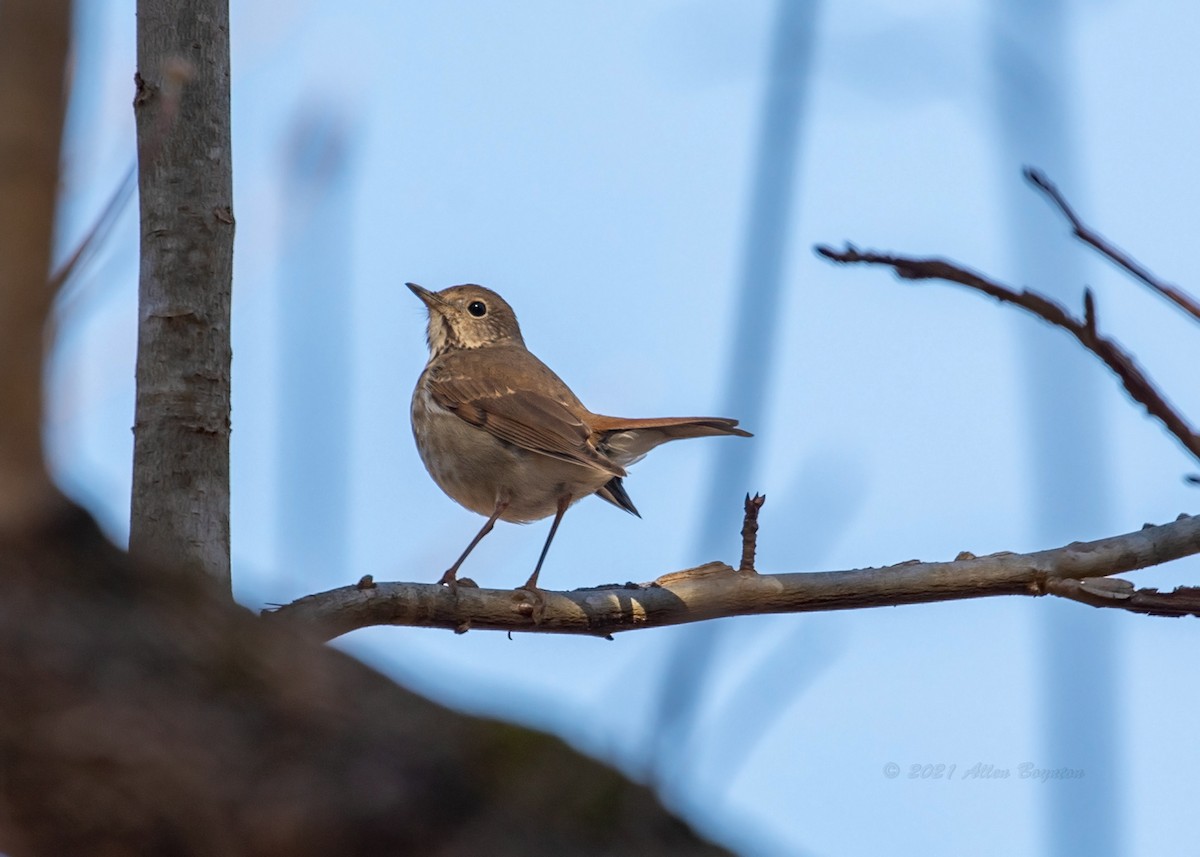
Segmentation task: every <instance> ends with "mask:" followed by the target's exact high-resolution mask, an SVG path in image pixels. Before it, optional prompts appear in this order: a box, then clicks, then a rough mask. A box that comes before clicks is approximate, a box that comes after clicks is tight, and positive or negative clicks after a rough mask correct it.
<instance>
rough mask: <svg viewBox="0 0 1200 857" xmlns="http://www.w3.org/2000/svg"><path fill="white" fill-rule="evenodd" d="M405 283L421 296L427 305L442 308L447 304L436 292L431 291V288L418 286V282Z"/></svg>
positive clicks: (415, 293) (432, 307)
mask: <svg viewBox="0 0 1200 857" xmlns="http://www.w3.org/2000/svg"><path fill="white" fill-rule="evenodd" d="M404 285H406V286H408V288H409V289H410V290H411V291H412V293H413V294H414V295H416V296H417V297H419V298H420V299H421V301H422V302H423V303H424V304H425V306H427V307H429V308H430V309H434V308H438V309H440V308H441V307H442V305H443V304H445V301H443V300H442V299H441V298H439V297H438V296H437V294H436V293H435V292H431V291H429V289H426V288H424V287H422V286H418V285H417V284H416V283H405V284H404Z"/></svg>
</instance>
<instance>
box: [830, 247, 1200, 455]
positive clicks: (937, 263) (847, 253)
mask: <svg viewBox="0 0 1200 857" xmlns="http://www.w3.org/2000/svg"><path fill="white" fill-rule="evenodd" d="M816 251H817V253H818V254H819V255H821V256H824V257H825V258H826V259H829V260H831V261H833V262H841V263H843V264H858V263H862V264H868V265H887V266H889V267H891V268H892V269H893V270H894V271H895V272H896V275H897V276H899V277H901V278H903V279H906V280H945V281H946V282H949V283H958V284H960V285H963V286H967V287H968V288H972V289H975V290H977V291H980V292H983V293H984V294H986V295H989V296H991V297H993V298H995V299H996V300H998V301H1000V302H1001V303H1009V304H1013V305H1014V306H1019V307H1021V308H1022V309H1024V310H1026V311H1027V312H1030V313H1032V314H1033V315H1036V316H1038V317H1039V318H1041V319H1043V320H1045V321H1048V322H1049V323H1050V324H1053V325H1055V326H1056V327H1061V328H1062V329H1063V330H1066V331H1067V332H1068V333H1070V334H1071V335H1072V336H1074V337H1075V338H1076V339H1078V340H1079V342H1080V344H1081V345H1083V347H1084V348H1086V349H1087V350H1088V351H1090V352H1092V353H1093V354H1095V355H1096V356H1097V357H1099V358H1100V359H1101V360H1102V361H1104V364H1105V365H1106V366H1108V368H1109V369H1111V370H1112V371H1113V372H1114V373H1115V374H1116V376H1117V377H1118V378H1120V379H1121V383H1122V384H1123V385H1124V386H1125V389H1126V390H1127V391H1128V392H1129V395H1130V396H1132V397H1133V399H1134V401H1136V402H1138V403H1140V404H1141V405H1142V406H1143V407H1145V409H1146V411H1147V412H1148V413H1149V414H1150V415H1151V416H1152V417H1154V418H1155V419H1157V420H1159V421H1160V422H1161V423H1162V424H1163V425H1164V426H1165V427H1166V429H1167V431H1169V432H1170V433H1171V434H1172V435H1174V436H1175V438H1176V439H1177V440H1178V441H1179V442H1180V443H1181V444H1182V445H1183V447H1184V448H1185V449H1186V450H1187V451H1188V452H1190V453H1191V454H1192V455H1193V456H1194V457H1195V458H1196V459H1197V460H1200V434H1198V433H1197V432H1196V430H1195V429H1193V428H1192V427H1191V426H1190V425H1189V424H1188V422H1187V420H1186V419H1184V417H1183V415H1182V414H1180V413H1179V412H1178V411H1177V410H1176V409H1175V408H1174V407H1173V406H1172V405H1171V404H1170V403H1169V402H1168V401H1167V399H1166V397H1165V396H1164V395H1163V394H1162V393H1160V392H1159V390H1158V388H1157V387H1156V386H1155V385H1154V382H1152V381H1151V380H1150V378H1149V377H1147V375H1146V373H1145V372H1143V371H1142V370H1141V368H1140V367H1139V366H1138V365H1137V364H1136V363H1135V362H1134V360H1133V357H1131V356H1130V355H1129V354H1128V353H1127V352H1126V351H1125V350H1124V349H1123V348H1121V346H1120V345H1118V344H1117V343H1116V342H1114V341H1113V340H1112V339H1109V338H1108V337H1105V336H1101V335H1100V334H1099V333H1097V331H1096V327H1095V318H1096V310H1095V299H1094V298H1091V296H1090V295H1085V318H1084V319H1078V318H1076V317H1075V316H1073V315H1071V313H1070V312H1068V311H1067V309H1066V308H1065V307H1064V306H1063V305H1062V304H1060V303H1058V302H1056V301H1054V300H1051V299H1050V298H1048V297H1046V296H1044V295H1041V294H1038V293H1037V292H1031V291H1029V290H1028V289H1024V290H1022V291H1017V290H1016V289H1014V288H1011V287H1009V286H1005V285H1002V284H1001V283H997V282H995V281H993V280H989V279H987V278H986V277H984V276H983V275H982V274H979V273H976V272H975V271H971V270H969V269H967V268H964V267H962V266H960V265H958V264H956V263H954V262H950V261H947V260H945V259H914V258H911V257H908V256H897V255H894V254H891V253H878V252H875V251H872V250H867V251H860V250H858V249H857V248H855V247H853V246H851V245H849V244H847V245H846V249H844V250H834V249H833V248H832V247H825V246H818V247H817V248H816ZM1088 304H1090V305H1091V306H1090V309H1089V308H1087V305H1088Z"/></svg>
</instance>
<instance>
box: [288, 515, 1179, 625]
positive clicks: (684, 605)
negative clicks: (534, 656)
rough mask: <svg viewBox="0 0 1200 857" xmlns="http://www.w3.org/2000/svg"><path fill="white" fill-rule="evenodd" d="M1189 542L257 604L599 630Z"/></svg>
mask: <svg viewBox="0 0 1200 857" xmlns="http://www.w3.org/2000/svg"><path fill="white" fill-rule="evenodd" d="M1198 553H1200V517H1189V516H1186V515H1183V516H1180V518H1179V519H1178V520H1176V521H1174V522H1172V523H1170V524H1164V525H1162V526H1149V527H1146V528H1143V529H1142V530H1139V531H1137V532H1133V533H1126V534H1125V535H1121V536H1114V537H1112V538H1107V539H1100V540H1098V541H1094V542H1075V543H1073V544H1069V545H1065V546H1064V547H1060V548H1055V549H1053V550H1045V551H1038V552H1036V553H1028V554H1015V553H998V554H992V555H990V556H984V557H975V556H972V555H971V554H968V553H963V554H960V555H959V557H958V558H957V559H955V560H954V561H953V562H929V563H926V562H916V561H913V562H907V563H900V564H898V565H893V566H889V567H886V568H867V569H855V570H853V571H824V572H809V573H793V574H753V573H750V574H746V573H740V572H738V571H735V570H734V569H732V568H730V567H729V566H728V565H726V564H724V563H721V562H712V563H708V564H707V565H702V566H699V567H697V568H691V569H687V570H685V571H678V572H675V573H673V574H666V575H663V576H662V577H660V578H658V579H657V580H655V581H653V582H652V583H643V584H635V583H626V584H614V585H610V586H600V587H594V588H588V589H576V590H572V591H570V592H543V593H542V595H543V596H544V606H545V610H544V612H542V613H540V615H539V619H538V621H535V620H534V605H533V601H532V599H531V596H530V594H529V593H528V592H526V591H524V590H499V589H472V588H469V587H459V588H458V590H457V591H456V592H455V591H452V590H450V589H448V588H447V587H444V586H438V585H436V584H422V583H371V582H367V583H366V584H365V585H364V584H360V585H357V586H344V587H341V588H339V589H332V590H330V591H328V592H322V593H319V594H316V595H309V596H306V597H304V598H301V599H299V600H297V601H293V602H292V603H291V604H288V605H285V606H283V607H280V608H278V609H276V610H273V611H270V612H268V613H266V614H265V615H266V617H267V618H268V619H269V620H271V621H277V622H287V623H289V624H294V625H296V626H298V627H303V628H311V629H312V630H313V632H314V633H315V634H317V635H318V636H319V637H320V638H321V639H332V638H333V637H337V636H340V635H341V634H345V633H348V632H349V631H353V630H355V629H357V628H365V627H368V626H371V625H411V626H416V627H423V628H444V629H449V630H455V631H465V630H467V629H470V628H476V629H481V630H482V629H487V630H498V631H536V632H541V633H555V634H584V635H594V636H601V637H603V636H608V635H610V634H613V633H616V632H619V631H631V630H636V629H638V628H653V627H659V626H663V625H678V624H683V623H686V622H699V621H702V620H705V619H716V618H721V617H725V616H744V615H750V614H766V613H801V612H813V611H823V610H848V609H852V608H861V607H890V606H895V605H899V604H921V603H928V602H934V601H952V600H956V599H965V598H983V597H987V596H992V595H1046V594H1052V595H1059V596H1062V597H1069V598H1076V600H1084V599H1083V598H1077V597H1076V595H1077V591H1076V590H1075V589H1072V588H1070V587H1066V586H1059V585H1058V584H1057V582H1058V581H1066V580H1072V581H1085V580H1088V579H1093V578H1104V577H1108V576H1110V575H1114V574H1122V573H1124V572H1128V571H1134V570H1136V569H1140V568H1147V567H1149V566H1152V565H1159V564H1161V563H1164V562H1169V561H1170V560H1174V559H1179V558H1181V557H1185V556H1191V555H1194V554H1198ZM1158 597H1159V598H1162V597H1165V596H1158ZM1152 601H1153V599H1149V598H1148V596H1146V597H1142V598H1141V599H1140V600H1138V601H1136V602H1131V601H1129V599H1115V598H1110V599H1107V600H1103V601H1099V600H1098V601H1087V602H1086V603H1089V604H1091V603H1094V604H1096V606H1119V607H1124V608H1126V609H1134V608H1133V607H1132V606H1130V605H1131V604H1139V605H1141V604H1145V605H1150V604H1151V602H1152ZM1158 603H1159V602H1154V605H1155V606H1156V605H1157V604H1158ZM1143 612H1155V611H1154V610H1146V611H1143ZM1184 612H1191V611H1190V609H1189V610H1185V611H1184ZM1171 615H1176V614H1171Z"/></svg>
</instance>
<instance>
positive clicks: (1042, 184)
mask: <svg viewBox="0 0 1200 857" xmlns="http://www.w3.org/2000/svg"><path fill="white" fill-rule="evenodd" d="M1024 176H1025V180H1026V181H1028V182H1029V183H1030V184H1031V185H1033V186H1034V187H1035V188H1037V189H1038V190H1040V191H1041V192H1042V193H1043V194H1044V195H1045V196H1046V198H1047V199H1049V200H1050V202H1051V203H1052V204H1053V205H1054V206H1055V208H1057V209H1058V210H1059V211H1061V212H1062V215H1063V217H1065V218H1066V219H1067V222H1068V223H1070V224H1071V230H1072V232H1073V233H1074V234H1075V237H1076V238H1078V239H1079V240H1080V241H1082V242H1083V243H1085V244H1087V245H1089V246H1091V247H1093V248H1094V249H1096V250H1097V251H1099V253H1100V254H1101V255H1102V256H1104V257H1105V258H1107V259H1108V260H1109V261H1111V262H1113V263H1114V264H1116V265H1117V266H1118V267H1119V268H1122V269H1123V270H1125V271H1126V272H1128V273H1130V274H1132V275H1133V276H1134V277H1136V278H1137V279H1139V280H1141V281H1142V282H1143V283H1145V284H1146V285H1147V286H1149V287H1150V288H1151V289H1153V290H1154V291H1155V292H1158V294H1160V295H1162V296H1163V297H1164V298H1166V299H1167V300H1169V301H1171V303H1173V304H1175V305H1176V306H1177V307H1179V308H1180V309H1182V310H1183V311H1184V312H1186V313H1188V314H1189V315H1190V316H1192V318H1194V319H1196V320H1197V321H1200V302H1197V301H1196V299H1195V298H1193V297H1192V296H1191V295H1189V294H1188V293H1187V292H1185V291H1183V289H1181V288H1179V287H1178V286H1173V285H1171V284H1170V283H1166V282H1164V281H1162V280H1160V279H1159V278H1158V277H1156V276H1154V274H1152V273H1150V271H1149V270H1148V269H1147V268H1145V267H1144V266H1142V265H1141V264H1140V263H1138V262H1137V261H1136V260H1134V259H1133V258H1132V257H1131V256H1130V255H1129V254H1127V253H1125V252H1124V251H1123V250H1119V249H1118V248H1117V247H1115V246H1114V245H1113V244H1112V242H1110V241H1109V240H1108V239H1107V238H1105V237H1104V236H1103V235H1101V234H1099V233H1098V232H1095V231H1093V230H1092V229H1091V228H1090V227H1089V226H1088V225H1087V224H1086V223H1084V222H1083V221H1082V220H1081V219H1080V217H1079V215H1078V214H1076V213H1075V209H1073V208H1071V205H1070V203H1068V202H1067V200H1066V197H1064V196H1063V195H1062V192H1061V191H1059V189H1058V188H1057V187H1056V186H1055V185H1054V183H1053V182H1051V181H1050V179H1048V178H1047V177H1046V174H1045V173H1043V172H1042V171H1041V170H1038V169H1034V168H1033V167H1026V168H1025V170H1024Z"/></svg>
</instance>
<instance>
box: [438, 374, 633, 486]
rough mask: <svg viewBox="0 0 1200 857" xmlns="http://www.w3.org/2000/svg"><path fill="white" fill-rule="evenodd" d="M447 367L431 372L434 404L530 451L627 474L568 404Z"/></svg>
mask: <svg viewBox="0 0 1200 857" xmlns="http://www.w3.org/2000/svg"><path fill="white" fill-rule="evenodd" d="M446 369H447V370H448V371H441V372H433V373H431V374H430V376H429V378H428V389H429V392H430V394H431V395H432V396H433V400H434V401H435V402H437V403H438V404H439V405H441V406H442V407H443V408H445V409H446V410H448V411H450V412H451V413H454V414H455V415H457V416H458V417H459V419H462V420H464V421H466V422H468V423H470V424H471V425H473V426H476V427H478V428H481V429H483V430H484V431H487V432H490V433H491V434H492V435H493V436H495V437H497V438H499V439H500V440H503V441H505V442H507V443H511V444H512V445H513V446H516V447H519V448H521V449H524V450H527V451H529V452H534V453H537V454H539V455H546V456H549V457H550V458H557V459H559V460H561V461H569V462H571V463H572V464H580V465H583V466H585V467H595V468H598V469H600V470H603V471H604V472H606V473H610V474H612V475H613V476H624V475H625V469H624V468H623V467H621V466H620V465H618V464H616V463H615V462H613V461H612V460H610V459H609V458H608V457H607V456H605V455H604V454H603V453H601V452H599V451H597V449H596V447H595V446H594V445H593V444H592V430H591V429H590V428H589V427H588V426H587V425H586V424H585V423H584V422H583V420H582V419H581V418H580V417H579V416H576V415H575V413H573V412H572V409H571V408H570V407H568V403H567V402H566V401H563V400H561V399H560V398H557V397H555V396H554V395H552V394H547V393H542V392H537V391H533V390H526V389H513V386H512V385H509V384H505V383H503V382H502V381H501V380H499V379H498V378H496V377H495V374H494V373H485V374H480V373H479V372H478V371H477V372H473V373H470V375H471V376H470V377H468V376H467V375H466V374H465V373H459V372H455V371H453V370H452V369H451V368H450V367H446ZM547 371H549V370H547ZM560 383H561V382H560ZM564 386H565V385H564ZM568 392H569V391H568ZM580 410H582V407H580ZM584 413H586V411H584Z"/></svg>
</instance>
